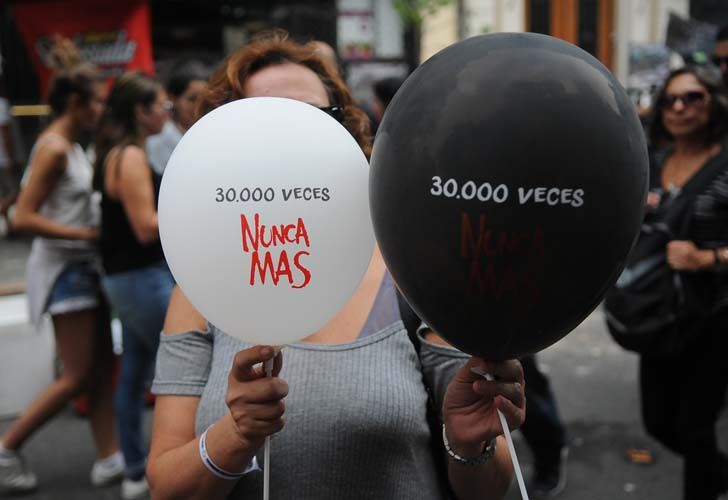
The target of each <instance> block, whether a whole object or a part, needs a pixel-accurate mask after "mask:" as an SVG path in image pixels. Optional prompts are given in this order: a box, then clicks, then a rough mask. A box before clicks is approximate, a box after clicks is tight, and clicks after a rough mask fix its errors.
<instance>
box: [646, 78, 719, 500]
mask: <svg viewBox="0 0 728 500" xmlns="http://www.w3.org/2000/svg"><path fill="white" fill-rule="evenodd" d="M727 132H728V94H727V91H726V88H725V87H724V86H723V83H722V81H721V79H720V76H719V75H717V74H714V73H711V72H710V70H709V69H708V68H705V67H686V68H682V69H680V70H677V71H674V72H673V73H671V74H670V75H669V76H668V78H667V80H666V82H665V85H664V86H663V88H662V90H661V91H660V93H659V94H658V98H657V101H656V106H655V108H654V114H653V122H652V124H651V129H650V139H651V142H652V146H653V148H655V150H656V153H655V155H654V160H655V161H654V165H653V166H654V172H653V175H652V179H651V182H652V188H653V191H652V192H651V193H650V195H649V199H648V207H649V208H650V209H652V210H656V209H658V207H661V206H664V204H667V203H670V202H671V200H674V199H676V198H675V197H676V196H677V195H678V193H680V190H681V189H683V188H684V187H686V186H687V185H688V183H689V182H691V180H693V179H697V178H696V176H697V175H698V174H699V173H701V171H703V169H706V171H705V172H704V173H705V174H706V175H707V174H708V172H715V173H714V174H712V177H710V179H711V180H710V181H706V182H703V183H702V184H700V185H701V186H702V185H706V186H708V187H707V189H702V190H701V191H699V192H698V195H697V196H695V197H694V198H688V199H692V202H691V206H689V207H688V208H687V211H686V214H687V216H686V217H687V219H686V220H688V221H689V225H684V226H683V224H681V226H683V227H684V229H682V230H681V232H682V235H681V238H680V239H679V240H675V241H671V242H669V243H668V245H667V262H668V264H669V266H670V267H671V268H672V269H674V270H676V271H680V274H681V276H682V277H683V281H684V282H685V283H686V285H689V289H688V291H690V293H691V295H692V296H693V298H694V300H695V302H696V303H699V304H700V309H699V312H697V311H696V312H694V313H693V315H692V316H691V321H690V322H689V323H690V324H689V325H687V324H686V325H685V327H684V338H685V339H686V340H685V341H684V342H685V343H684V346H683V347H682V352H680V353H678V354H675V355H671V356H657V355H643V356H642V357H641V360H640V384H641V396H642V414H643V420H644V424H645V427H646V429H647V431H648V432H649V433H650V434H651V435H652V436H653V437H655V438H656V439H657V440H658V441H660V442H661V443H662V444H664V445H665V446H666V447H667V448H669V449H670V450H672V451H673V452H675V453H677V454H679V455H681V456H682V457H683V459H684V481H683V498H684V499H685V500H716V498H719V495H720V494H721V493H723V492H725V491H726V490H727V489H728V460H726V457H725V456H724V455H722V454H720V453H719V451H718V448H717V443H716V435H715V424H716V420H717V418H718V415H719V413H720V410H721V408H722V405H723V400H724V397H725V392H726V386H727V385H728V370H726V368H725V355H726V352H728V334H727V329H728V273H726V271H727V270H728V154H726V151H724V148H725V147H726V146H725V144H724V141H725V140H726V134H727ZM708 169H710V170H708ZM704 178H705V177H704ZM658 193H661V194H658ZM648 217H650V216H649V215H648Z"/></svg>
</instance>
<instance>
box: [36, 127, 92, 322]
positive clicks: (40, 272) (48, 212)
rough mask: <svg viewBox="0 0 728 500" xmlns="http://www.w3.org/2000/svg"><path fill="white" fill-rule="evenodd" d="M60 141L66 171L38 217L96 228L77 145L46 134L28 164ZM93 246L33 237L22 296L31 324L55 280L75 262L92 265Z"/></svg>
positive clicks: (88, 172) (88, 171) (87, 170)
mask: <svg viewBox="0 0 728 500" xmlns="http://www.w3.org/2000/svg"><path fill="white" fill-rule="evenodd" d="M52 140H53V141H62V142H63V143H64V144H66V145H68V152H67V153H66V160H67V161H66V169H65V170H64V172H63V174H62V175H61V176H60V178H59V179H58V181H57V182H56V184H55V186H54V188H53V191H51V193H50V194H49V195H48V198H47V199H46V200H45V201H44V202H43V205H41V207H40V209H39V210H38V213H39V214H40V215H42V216H43V217H45V218H47V219H50V220H52V221H54V222H57V223H59V224H64V225H68V226H79V227H98V225H99V219H100V211H99V210H100V208H99V199H98V196H97V195H95V194H94V191H93V188H92V186H91V180H92V177H93V167H92V166H91V162H90V161H89V159H88V157H87V156H86V153H85V152H84V150H83V148H82V147H81V145H80V144H78V143H73V144H69V143H68V141H67V140H66V139H64V138H63V137H61V136H59V135H57V134H54V133H46V134H45V135H42V136H41V137H40V138H39V139H38V141H37V142H36V143H35V145H34V146H33V150H32V151H31V155H30V161H29V164H32V159H33V156H34V155H35V152H36V151H37V149H38V147H40V145H41V144H43V143H44V142H48V141H52ZM32 175H33V169H32V168H28V169H27V170H26V172H25V174H24V176H23V181H22V183H23V185H25V184H26V183H27V182H28V180H29V179H30V176H32ZM97 259H98V254H97V252H96V248H95V245H94V244H93V243H92V242H89V241H80V240H61V239H53V238H44V237H42V236H36V237H35V238H34V239H33V245H32V248H31V252H30V256H29V257H28V263H27V266H26V277H25V283H26V293H27V295H28V306H29V309H30V311H29V314H30V319H31V321H32V323H33V324H34V325H36V326H38V325H39V324H40V319H41V317H42V315H43V313H44V312H45V309H46V305H47V301H48V296H49V294H50V291H51V288H52V287H53V285H54V284H55V282H56V279H57V278H58V276H59V275H60V274H61V273H62V272H63V270H64V269H65V268H66V266H68V264H69V263H71V262H75V261H96V260H97Z"/></svg>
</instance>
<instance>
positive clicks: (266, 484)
mask: <svg viewBox="0 0 728 500" xmlns="http://www.w3.org/2000/svg"><path fill="white" fill-rule="evenodd" d="M274 360H275V358H273V359H269V360H268V361H266V362H265V363H264V365H263V366H264V367H265V374H266V375H268V376H269V377H270V376H271V375H272V374H273V362H274ZM263 463H264V464H265V467H264V468H263V500H269V499H270V436H266V438H265V451H264V452H263Z"/></svg>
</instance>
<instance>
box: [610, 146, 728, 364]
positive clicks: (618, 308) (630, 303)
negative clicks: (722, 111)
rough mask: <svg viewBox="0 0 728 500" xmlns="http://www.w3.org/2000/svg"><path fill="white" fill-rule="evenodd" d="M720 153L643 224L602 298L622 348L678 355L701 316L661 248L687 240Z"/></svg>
mask: <svg viewBox="0 0 728 500" xmlns="http://www.w3.org/2000/svg"><path fill="white" fill-rule="evenodd" d="M725 149H726V148H723V149H722V150H721V152H720V153H719V154H718V155H716V156H715V157H713V158H712V159H711V160H709V161H708V163H707V164H706V165H705V166H704V167H703V168H701V169H700V170H699V171H698V172H697V173H696V174H695V175H694V176H693V177H692V178H691V179H690V180H689V181H688V182H687V183H685V185H684V186H683V187H682V189H681V190H680V192H679V194H677V195H674V196H671V197H669V198H668V199H667V201H666V202H664V203H662V204H661V205H660V207H659V208H658V209H657V212H656V213H655V214H654V215H653V216H651V217H650V219H649V222H646V223H645V224H643V226H642V229H641V231H640V235H639V237H638V239H637V242H636V244H635V246H634V248H633V249H632V252H631V254H630V256H629V258H628V260H627V266H626V267H625V269H624V271H623V272H622V274H621V275H620V277H619V279H618V280H617V282H616V284H615V285H614V286H613V287H612V288H611V289H610V290H609V292H607V294H606V295H605V298H604V312H605V317H606V322H607V328H608V329H609V333H610V334H611V336H612V338H614V340H615V341H616V342H617V343H618V344H619V345H620V346H622V347H624V348H625V349H627V350H630V351H634V352H637V353H640V354H650V355H656V356H674V355H676V354H679V353H680V352H681V351H682V349H683V347H684V345H685V343H686V341H687V339H688V338H689V332H690V330H691V328H693V327H694V326H695V324H696V323H695V320H696V319H697V318H699V317H700V316H701V309H702V308H703V304H701V303H700V301H699V300H698V299H697V297H696V294H695V293H694V292H693V290H692V286H691V280H689V279H686V276H685V275H684V274H683V273H681V272H679V271H675V270H673V269H671V268H670V266H669V265H668V263H667V256H666V246H667V244H668V243H669V242H670V241H672V240H684V239H687V236H688V234H689V231H690V222H691V220H692V211H693V202H694V200H695V198H696V197H697V196H698V195H699V194H700V193H702V192H704V191H705V190H706V189H707V187H708V186H709V185H710V184H711V183H712V182H713V180H714V179H715V178H716V177H717V176H718V174H720V173H721V172H723V171H724V169H725V165H726V161H727V160H728V157H727V155H726V152H725Z"/></svg>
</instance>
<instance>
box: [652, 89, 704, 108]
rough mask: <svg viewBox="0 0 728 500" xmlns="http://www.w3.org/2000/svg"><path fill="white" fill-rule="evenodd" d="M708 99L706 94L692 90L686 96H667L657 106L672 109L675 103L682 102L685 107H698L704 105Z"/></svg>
mask: <svg viewBox="0 0 728 500" xmlns="http://www.w3.org/2000/svg"><path fill="white" fill-rule="evenodd" d="M707 97H708V96H707V94H706V93H705V92H701V91H699V90H692V91H690V92H685V93H684V94H665V95H663V96H662V97H661V98H660V99H659V100H658V101H657V105H658V106H660V108H662V109H672V108H673V106H675V103H676V102H677V101H680V102H681V103H682V105H683V106H685V107H688V106H696V105H698V104H704V103H705V101H706V100H707Z"/></svg>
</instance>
